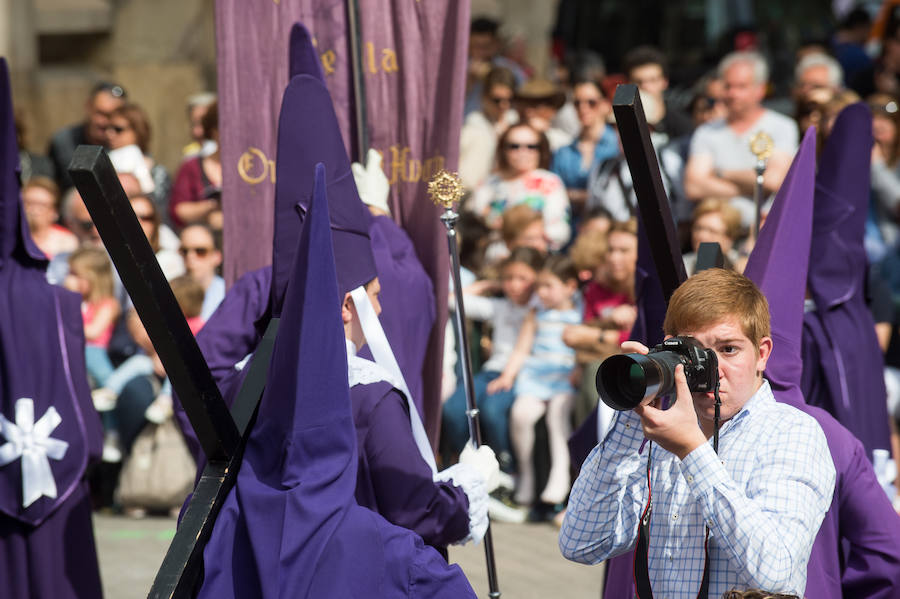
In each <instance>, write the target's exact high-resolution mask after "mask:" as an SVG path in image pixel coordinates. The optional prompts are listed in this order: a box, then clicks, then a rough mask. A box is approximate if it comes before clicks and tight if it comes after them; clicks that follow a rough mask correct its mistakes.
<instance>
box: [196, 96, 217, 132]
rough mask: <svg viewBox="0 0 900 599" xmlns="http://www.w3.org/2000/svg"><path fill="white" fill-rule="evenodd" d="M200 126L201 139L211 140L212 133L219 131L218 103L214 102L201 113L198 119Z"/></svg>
mask: <svg viewBox="0 0 900 599" xmlns="http://www.w3.org/2000/svg"><path fill="white" fill-rule="evenodd" d="M200 126H201V127H203V137H204V138H205V139H212V138H213V131H218V130H219V101H218V100H214V101H213V103H212V104H210V105H209V107H208V108H207V109H206V112H204V113H203V117H202V118H201V119H200Z"/></svg>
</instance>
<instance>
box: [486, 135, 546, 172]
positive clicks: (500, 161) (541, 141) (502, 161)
mask: <svg viewBox="0 0 900 599" xmlns="http://www.w3.org/2000/svg"><path fill="white" fill-rule="evenodd" d="M522 128H525V129H529V130H531V131H533V132H534V134H535V135H537V137H538V152H539V153H540V159H539V160H538V168H543V169H548V168H550V157H551V154H550V142H549V141H547V136H546V135H544V134H543V133H542V132H541V131H538V130H537V129H535V128H534V127H532V126H531V125H529V124H528V123H517V124H515V125H513V126H511V127H509V128H508V129H507V130H506V131H504V132H503V135H501V136H500V139H499V141H497V169H498V170H499V171H500V172H504V171H509V168H510V167H509V161H508V160H507V159H506V143H507V140H508V139H509V134H510V133H511V132H512V131H515V130H516V129H522Z"/></svg>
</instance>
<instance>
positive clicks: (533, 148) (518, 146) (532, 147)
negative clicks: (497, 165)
mask: <svg viewBox="0 0 900 599" xmlns="http://www.w3.org/2000/svg"><path fill="white" fill-rule="evenodd" d="M504 148H505V149H507V150H531V151H532V152H536V151H537V150H539V149H541V147H540V146H539V145H538V144H515V143H509V144H506V145H505V146H504Z"/></svg>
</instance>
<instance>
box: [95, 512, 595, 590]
mask: <svg viewBox="0 0 900 599" xmlns="http://www.w3.org/2000/svg"><path fill="white" fill-rule="evenodd" d="M94 530H95V533H96V536H97V545H98V550H99V553H100V573H101V575H102V576H103V587H104V592H105V594H106V599H142V598H144V597H146V596H147V592H148V591H149V590H150V585H151V583H152V582H153V577H154V576H155V575H156V570H157V568H159V564H160V562H162V558H163V555H165V552H166V549H167V548H168V546H169V542H170V541H171V540H172V536H173V535H174V534H175V520H172V519H168V518H146V519H143V520H133V519H129V518H125V517H122V516H108V515H95V517H94ZM493 534H494V547H495V550H496V556H497V578H498V580H499V582H500V590H501V591H502V593H503V597H504V599H531V598H538V597H540V598H544V597H554V598H560V599H568V598H570V597H571V598H573V599H576V598H577V599H580V598H592V599H593V598H596V597H599V596H600V593H599V590H598V589H599V588H600V580H601V576H602V569H601V568H600V567H588V566H581V565H579V564H574V563H572V562H568V561H566V560H565V559H563V557H562V556H561V555H560V554H559V550H558V549H557V547H556V529H555V528H553V527H552V526H550V525H549V524H519V525H517V524H499V523H497V524H494V525H493ZM450 561H451V562H455V563H458V564H459V565H460V567H461V568H462V569H463V571H464V572H465V573H466V575H467V576H468V577H469V580H470V581H471V582H472V586H473V587H474V588H475V592H476V593H477V594H478V596H479V597H482V598H486V597H487V574H486V570H485V565H484V564H485V562H484V548H483V546H481V545H479V546H477V547H474V546H471V545H469V546H466V547H454V548H451V549H450Z"/></svg>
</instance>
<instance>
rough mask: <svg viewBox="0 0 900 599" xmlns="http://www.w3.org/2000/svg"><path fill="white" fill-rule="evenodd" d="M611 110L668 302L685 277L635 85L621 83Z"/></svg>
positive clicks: (657, 166) (670, 214) (673, 226)
mask: <svg viewBox="0 0 900 599" xmlns="http://www.w3.org/2000/svg"><path fill="white" fill-rule="evenodd" d="M613 113H614V114H615V115H616V125H617V126H618V128H619V137H620V139H621V140H622V149H623V150H624V151H625V160H626V161H628V170H630V171H631V180H632V182H633V183H634V193H635V195H636V196H637V201H638V208H639V210H640V214H641V224H642V225H643V229H644V232H645V233H646V235H647V241H649V245H650V253H651V255H652V256H653V262H654V264H655V265H656V273H657V275H658V277H659V282H660V284H661V285H662V293H663V297H664V298H665V301H666V303H667V304H668V302H669V298H670V297H672V293H674V292H675V290H676V289H677V288H678V286H679V285H681V283H682V282H684V281H685V280H686V279H687V273H686V272H685V269H684V262H683V261H682V259H681V250H680V246H679V243H678V235H677V234H676V232H675V221H674V219H673V218H672V209H671V208H670V206H669V200H668V197H667V196H666V189H665V187H663V182H662V176H661V175H660V171H659V161H658V160H657V158H656V150H654V149H653V143H652V142H651V141H650V128H649V127H648V126H647V117H646V116H644V107H643V105H642V104H641V97H640V95H639V94H638V88H637V86H636V85H632V84H627V85H620V86H618V87H617V88H616V93H615V96H613Z"/></svg>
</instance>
